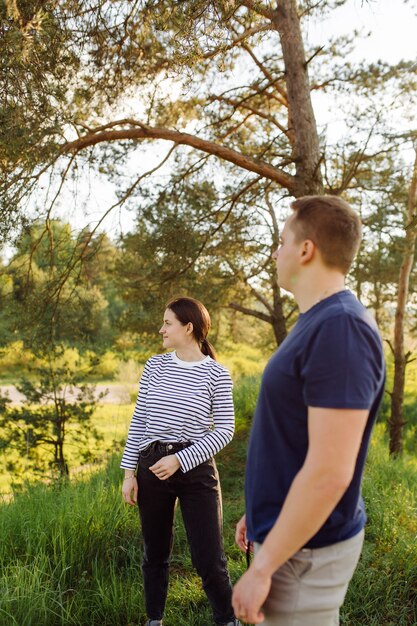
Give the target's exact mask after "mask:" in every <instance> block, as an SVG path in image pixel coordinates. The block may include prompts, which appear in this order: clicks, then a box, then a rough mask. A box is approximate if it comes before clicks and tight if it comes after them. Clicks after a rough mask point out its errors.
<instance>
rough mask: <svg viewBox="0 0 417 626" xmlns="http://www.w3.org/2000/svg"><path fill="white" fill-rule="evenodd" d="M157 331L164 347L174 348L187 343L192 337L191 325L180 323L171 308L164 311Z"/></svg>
mask: <svg viewBox="0 0 417 626" xmlns="http://www.w3.org/2000/svg"><path fill="white" fill-rule="evenodd" d="M159 333H160V334H161V335H162V345H163V346H164V348H166V349H168V348H171V349H174V350H176V349H177V348H181V347H183V346H185V345H189V343H190V341H192V338H193V325H192V324H191V322H189V323H188V324H185V326H184V325H183V324H181V322H180V321H179V319H178V318H177V317H176V315H175V313H174V312H173V311H171V309H167V310H166V311H165V313H164V323H163V324H162V326H161V328H160V330H159Z"/></svg>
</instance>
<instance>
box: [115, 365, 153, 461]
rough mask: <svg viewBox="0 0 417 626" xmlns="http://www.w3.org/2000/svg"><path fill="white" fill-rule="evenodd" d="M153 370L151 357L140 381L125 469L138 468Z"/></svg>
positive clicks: (126, 446) (124, 457) (126, 448)
mask: <svg viewBox="0 0 417 626" xmlns="http://www.w3.org/2000/svg"><path fill="white" fill-rule="evenodd" d="M150 372H151V359H149V360H148V361H147V362H146V365H145V367H144V370H143V373H142V376H141V378H140V382H139V393H138V397H137V399H136V404H135V409H134V411H133V417H132V421H131V423H130V428H129V433H128V435H127V441H126V445H125V449H124V452H123V457H122V462H121V463H120V467H121V468H123V469H136V465H137V463H138V459H139V445H140V442H141V440H142V439H143V437H144V435H145V430H146V394H147V391H148V387H149V375H150Z"/></svg>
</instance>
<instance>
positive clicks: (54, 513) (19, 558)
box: [0, 379, 417, 626]
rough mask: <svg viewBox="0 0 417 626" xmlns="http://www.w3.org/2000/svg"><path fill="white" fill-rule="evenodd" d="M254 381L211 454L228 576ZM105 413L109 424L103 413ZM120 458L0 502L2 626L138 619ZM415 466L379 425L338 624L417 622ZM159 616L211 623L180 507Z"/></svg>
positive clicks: (239, 388) (130, 520) (173, 624)
mask: <svg viewBox="0 0 417 626" xmlns="http://www.w3.org/2000/svg"><path fill="white" fill-rule="evenodd" d="M257 384H258V383H257V380H256V379H242V381H241V382H239V383H238V384H237V385H236V389H235V401H236V408H237V416H238V418H237V429H236V436H235V438H234V440H233V442H232V443H231V444H230V445H229V446H228V447H227V448H226V449H225V450H223V451H222V452H221V453H220V454H219V455H218V457H217V460H218V467H219V470H220V474H221V477H222V488H223V500H224V534H225V544H226V549H227V555H228V559H229V566H230V572H231V575H232V578H233V580H236V579H237V578H238V577H239V576H240V575H241V573H243V571H244V569H245V559H244V556H243V555H242V554H241V552H240V551H239V550H238V549H237V548H236V547H235V546H234V539H233V538H234V526H235V523H236V521H237V520H238V519H239V517H240V515H241V514H242V512H243V506H244V505H243V474H244V464H245V454H246V442H247V437H248V432H249V428H250V416H251V414H252V411H253V406H254V401H255V398H256V392H257ZM125 419H126V420H127V422H128V421H129V419H130V415H127V416H125V417H120V419H118V420H116V422H114V421H113V422H112V424H111V425H108V426H106V428H108V429H109V433H111V436H112V437H114V438H115V439H117V437H119V430H118V429H119V426H120V431H123V429H125V424H126V422H124V420H125ZM102 420H103V424H102V425H103V428H104V427H105V423H104V422H105V416H104V415H103V416H102ZM115 423H116V424H118V425H117V427H116V426H115ZM124 432H125V430H124ZM120 434H121V435H122V432H120ZM119 460H120V455H119V453H118V452H117V451H116V453H115V454H114V455H112V456H111V457H110V458H109V459H108V462H107V464H106V466H105V467H104V468H102V469H99V470H97V471H95V472H94V473H91V474H89V475H85V476H82V477H81V478H79V477H77V480H73V481H70V482H69V483H68V484H63V485H55V486H47V485H44V484H37V485H28V488H27V490H26V492H23V493H21V494H18V495H17V496H16V498H15V499H14V501H13V502H10V503H9V504H3V505H2V506H1V507H0V626H12V625H14V626H58V625H64V624H69V625H74V626H94V625H100V626H139V625H141V624H143V622H144V607H143V599H142V583H141V575H140V561H141V550H142V546H141V540H140V532H139V530H140V529H139V522H138V518H137V513H136V511H135V510H134V509H131V508H130V507H127V506H125V505H124V503H123V502H122V500H121V497H120V486H121V477H122V476H121V475H122V472H121V470H120V469H119V467H118V465H119ZM416 470H417V463H416V461H415V459H413V457H411V456H409V457H405V458H404V459H403V460H397V461H393V460H392V459H389V458H388V454H387V444H386V441H385V440H384V427H383V425H382V424H380V425H378V427H377V429H376V431H375V434H374V437H373V440H372V446H371V452H370V458H369V462H368V466H367V470H366V476H365V481H364V492H365V498H366V501H367V507H368V514H369V523H368V527H367V539H366V544H365V549H364V553H363V556H362V558H361V561H360V564H359V567H358V570H357V572H356V574H355V577H354V580H353V582H352V584H351V587H350V590H349V593H348V597H347V600H346V603H345V606H344V608H343V612H342V616H341V622H342V624H344V625H349V626H359V625H363V626H412V625H414V626H415V625H416V624H417V612H416V611H417V609H416V599H417V542H416V535H417V515H416V502H417V497H416V496H417V493H416V492H417V485H416V480H415V476H416ZM164 623H165V624H166V626H210V625H211V624H212V620H211V616H210V611H209V608H208V605H207V602H206V599H205V596H204V594H203V592H202V591H201V587H200V583H199V580H198V577H197V576H196V574H195V572H194V571H193V570H192V567H191V561H190V556H189V552H188V547H187V542H186V538H185V533H184V529H183V526H182V522H181V516H180V515H179V514H178V516H177V520H176V541H175V548H174V553H173V559H172V569H171V579H170V590H169V597H168V606H167V612H166V616H165V622H164Z"/></svg>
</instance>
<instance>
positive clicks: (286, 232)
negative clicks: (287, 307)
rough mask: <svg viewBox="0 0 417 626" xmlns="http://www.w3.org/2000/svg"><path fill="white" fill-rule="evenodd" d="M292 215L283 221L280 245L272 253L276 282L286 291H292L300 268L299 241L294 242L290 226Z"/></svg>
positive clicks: (293, 234)
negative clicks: (275, 267)
mask: <svg viewBox="0 0 417 626" xmlns="http://www.w3.org/2000/svg"><path fill="white" fill-rule="evenodd" d="M293 219H294V216H292V215H291V216H290V217H289V218H288V219H287V221H286V222H285V225H284V228H283V231H282V233H281V237H280V245H279V247H278V248H277V250H275V252H274V253H273V254H272V258H273V259H274V260H275V264H276V266H277V274H278V284H279V286H280V287H282V288H283V289H285V290H286V291H291V292H293V290H294V287H295V285H296V284H297V279H298V272H299V269H300V263H299V258H300V245H301V244H300V242H298V243H296V242H295V233H294V231H293V229H292V228H291V223H292V220H293Z"/></svg>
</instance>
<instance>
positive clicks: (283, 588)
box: [255, 531, 364, 626]
mask: <svg viewBox="0 0 417 626" xmlns="http://www.w3.org/2000/svg"><path fill="white" fill-rule="evenodd" d="M363 539H364V532H363V531H361V532H360V533H358V534H357V535H355V536H354V537H352V538H351V539H347V540H346V541H341V542H340V543H335V544H333V545H331V546H327V547H325V548H315V549H312V550H311V549H308V548H307V549H306V548H305V549H303V550H300V551H299V552H296V553H295V555H294V556H293V557H292V558H291V559H290V560H289V561H287V562H286V563H284V565H283V566H282V567H280V568H279V569H278V570H277V571H276V572H275V574H274V575H273V577H272V585H271V590H270V592H269V596H268V598H267V599H266V602H265V605H264V607H263V611H264V613H265V620H264V621H263V622H262V626H337V625H338V624H339V608H340V607H341V606H342V604H343V601H344V599H345V595H346V591H347V588H348V585H349V582H350V579H351V578H352V576H353V573H354V571H355V568H356V565H357V563H358V560H359V556H360V553H361V550H362V545H363ZM259 548H260V544H256V543H255V552H256V551H257V550H259Z"/></svg>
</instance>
